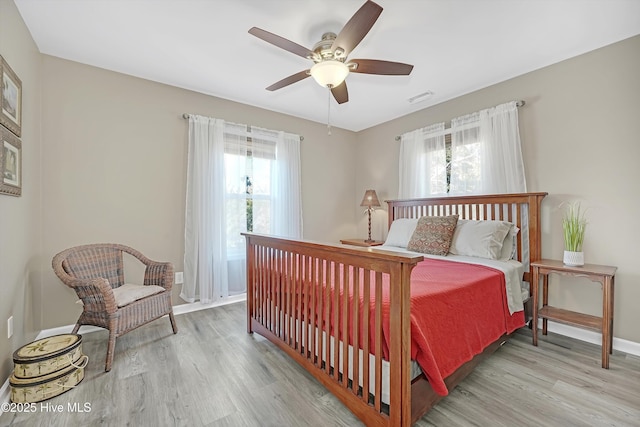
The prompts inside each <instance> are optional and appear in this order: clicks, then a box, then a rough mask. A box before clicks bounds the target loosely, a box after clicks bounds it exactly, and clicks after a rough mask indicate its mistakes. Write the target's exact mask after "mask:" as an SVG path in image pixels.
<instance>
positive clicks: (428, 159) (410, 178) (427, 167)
mask: <svg viewBox="0 0 640 427" xmlns="http://www.w3.org/2000/svg"><path fill="white" fill-rule="evenodd" d="M444 135H445V134H444V123H436V124H433V125H431V126H427V127H424V128H421V129H416V130H414V131H412V132H407V133H405V134H403V135H402V136H401V139H400V165H399V171H400V177H399V188H398V197H399V198H400V199H406V198H411V197H428V196H431V195H434V194H446V192H447V171H446V150H445V140H444Z"/></svg>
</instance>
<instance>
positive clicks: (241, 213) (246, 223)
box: [224, 134, 275, 259]
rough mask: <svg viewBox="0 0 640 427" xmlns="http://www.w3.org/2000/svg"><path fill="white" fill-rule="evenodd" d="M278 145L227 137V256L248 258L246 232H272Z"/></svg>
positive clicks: (231, 136)
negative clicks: (245, 242) (273, 182)
mask: <svg viewBox="0 0 640 427" xmlns="http://www.w3.org/2000/svg"><path fill="white" fill-rule="evenodd" d="M274 160H275V143H274V142H271V141H264V140H259V139H256V138H254V137H241V136H236V135H232V134H225V154H224V167H225V214H226V219H227V223H226V232H227V255H228V257H229V258H230V259H231V258H237V257H244V251H245V246H244V237H243V236H242V235H241V234H240V233H242V232H245V231H251V232H255V233H263V234H269V233H270V231H271V207H272V200H271V199H272V195H271V188H272V182H271V178H272V176H271V175H272V174H271V171H272V170H273V164H272V163H273V161H274Z"/></svg>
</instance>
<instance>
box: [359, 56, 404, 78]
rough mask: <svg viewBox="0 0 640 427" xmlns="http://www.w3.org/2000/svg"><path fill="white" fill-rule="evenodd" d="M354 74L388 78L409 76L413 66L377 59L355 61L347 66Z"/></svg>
mask: <svg viewBox="0 0 640 427" xmlns="http://www.w3.org/2000/svg"><path fill="white" fill-rule="evenodd" d="M347 66H349V71H350V72H352V73H363V74H383V75H387V76H408V75H409V74H411V71H412V70H413V65H410V64H403V63H402V62H391V61H380V60H377V59H354V60H352V61H349V63H348V64H347Z"/></svg>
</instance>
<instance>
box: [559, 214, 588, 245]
mask: <svg viewBox="0 0 640 427" xmlns="http://www.w3.org/2000/svg"><path fill="white" fill-rule="evenodd" d="M586 228H587V220H586V218H585V212H584V211H583V210H581V208H580V203H569V205H568V207H567V210H566V211H565V213H564V216H563V217H562V229H563V231H564V248H565V250H567V251H572V252H582V244H583V243H584V232H585V229H586Z"/></svg>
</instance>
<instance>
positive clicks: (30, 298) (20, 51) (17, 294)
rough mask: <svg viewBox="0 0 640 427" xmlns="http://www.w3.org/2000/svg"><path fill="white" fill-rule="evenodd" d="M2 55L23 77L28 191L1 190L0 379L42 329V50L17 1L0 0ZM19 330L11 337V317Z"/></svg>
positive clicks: (24, 165)
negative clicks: (15, 193) (16, 352)
mask: <svg viewBox="0 0 640 427" xmlns="http://www.w3.org/2000/svg"><path fill="white" fill-rule="evenodd" d="M0 55H2V56H3V57H4V58H5V60H6V61H7V62H8V63H9V65H10V66H11V68H12V69H13V71H15V73H16V74H17V75H18V77H19V78H20V80H21V81H22V89H23V98H22V100H23V108H22V136H21V138H20V140H21V141H22V197H13V196H6V195H0V383H2V382H4V379H6V378H7V377H8V376H9V373H10V371H11V370H12V369H13V361H12V358H11V355H12V353H13V351H14V350H16V349H17V348H18V347H20V346H22V345H23V344H24V343H25V342H29V341H31V340H33V338H35V336H36V335H37V334H38V332H40V330H41V329H42V322H41V313H42V312H41V306H42V304H41V273H40V270H41V265H42V250H41V235H42V223H41V219H42V217H41V211H42V201H41V197H42V174H41V162H40V159H41V157H40V149H41V144H40V96H41V81H40V73H41V62H42V60H41V55H40V53H39V52H38V48H37V47H36V45H35V43H34V42H33V39H32V38H31V35H30V34H29V32H28V31H27V28H26V26H25V25H24V23H23V21H22V18H21V17H20V14H19V13H18V10H17V9H16V7H15V5H14V4H13V2H12V1H8V0H0ZM9 316H13V319H14V334H13V336H12V337H11V338H10V339H7V326H6V325H7V319H8V318H9Z"/></svg>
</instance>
